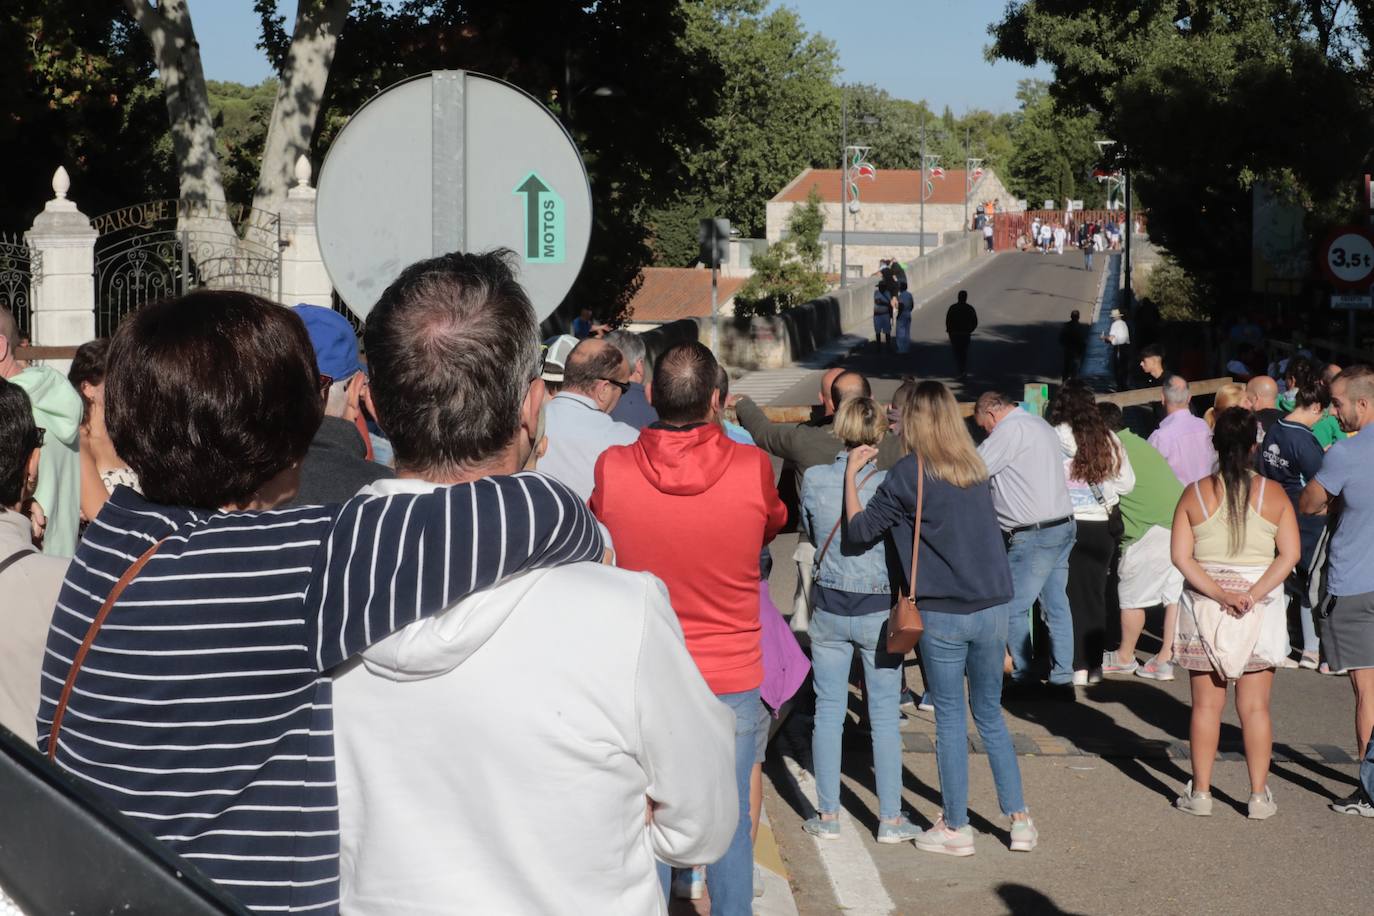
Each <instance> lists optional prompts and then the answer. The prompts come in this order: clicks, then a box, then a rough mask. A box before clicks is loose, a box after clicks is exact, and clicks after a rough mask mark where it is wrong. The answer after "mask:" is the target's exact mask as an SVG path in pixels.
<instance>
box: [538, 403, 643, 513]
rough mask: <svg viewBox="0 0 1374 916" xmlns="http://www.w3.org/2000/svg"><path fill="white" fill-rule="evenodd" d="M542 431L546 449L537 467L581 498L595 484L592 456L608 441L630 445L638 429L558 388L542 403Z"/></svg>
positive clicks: (636, 437)
mask: <svg viewBox="0 0 1374 916" xmlns="http://www.w3.org/2000/svg"><path fill="white" fill-rule="evenodd" d="M544 433H545V435H547V436H548V437H549V449H548V451H547V452H546V453H545V454H544V457H543V458H540V459H539V470H540V472H541V473H544V474H548V475H549V476H550V477H554V478H557V479H558V480H561V481H562V482H563V483H565V484H567V485H568V486H569V487H571V488H572V490H573V492H574V493H576V494H577V495H578V496H580V497H582V499H583V500H589V499H591V498H592V490H593V489H595V487H596V477H595V473H594V472H595V471H596V459H598V458H600V457H601V453H602V452H604V451H605V450H606V449H608V448H610V447H611V446H612V445H632V444H633V443H634V442H635V441H636V440H638V439H639V430H637V429H635V428H634V427H633V426H630V425H629V424H628V423H620V422H617V421H616V420H612V419H611V416H610V414H607V413H604V412H603V411H602V410H601V409H600V408H598V407H597V406H596V402H595V401H593V400H592V399H591V398H589V397H587V396H586V395H582V394H575V393H573V392H571V391H560V392H558V394H556V395H554V398H553V400H552V401H550V402H549V403H548V404H547V405H546V406H545V407H544Z"/></svg>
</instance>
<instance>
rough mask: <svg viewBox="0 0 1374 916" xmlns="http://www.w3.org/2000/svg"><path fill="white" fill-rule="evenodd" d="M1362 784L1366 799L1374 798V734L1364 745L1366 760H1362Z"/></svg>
mask: <svg viewBox="0 0 1374 916" xmlns="http://www.w3.org/2000/svg"><path fill="white" fill-rule="evenodd" d="M1360 786H1361V787H1363V788H1364V797H1365V799H1374V735H1370V737H1369V743H1368V744H1366V745H1365V747H1364V760H1361V761H1360Z"/></svg>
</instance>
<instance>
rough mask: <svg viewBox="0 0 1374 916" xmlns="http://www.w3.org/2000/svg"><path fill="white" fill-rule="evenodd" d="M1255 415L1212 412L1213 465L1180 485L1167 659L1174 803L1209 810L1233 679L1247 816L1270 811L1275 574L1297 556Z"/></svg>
mask: <svg viewBox="0 0 1374 916" xmlns="http://www.w3.org/2000/svg"><path fill="white" fill-rule="evenodd" d="M1258 428H1259V420H1258V419H1257V418H1256V417H1255V415H1254V414H1253V413H1251V412H1250V411H1248V410H1241V409H1240V408H1235V407H1233V408H1231V409H1230V410H1224V411H1222V412H1221V414H1220V415H1219V416H1218V417H1217V425H1216V431H1215V433H1214V434H1213V436H1212V445H1213V446H1214V447H1215V448H1216V452H1217V472H1216V473H1215V474H1212V475H1211V476H1209V477H1204V478H1203V479H1202V480H1199V481H1197V482H1196V483H1194V484H1193V485H1192V486H1191V487H1189V488H1188V489H1186V490H1184V492H1183V497H1182V498H1181V499H1180V500H1179V501H1178V509H1177V510H1176V511H1175V513H1174V525H1173V536H1172V545H1171V547H1172V553H1173V559H1174V565H1175V566H1176V567H1178V569H1179V571H1180V572H1182V573H1183V575H1184V578H1185V579H1187V582H1188V587H1187V588H1186V589H1185V590H1184V592H1183V599H1182V601H1181V602H1180V608H1179V615H1178V616H1179V620H1178V636H1177V638H1176V639H1175V640H1174V662H1175V664H1177V665H1179V666H1180V667H1182V668H1185V669H1187V671H1188V673H1189V675H1190V676H1191V678H1190V679H1191V681H1192V693H1193V715H1192V725H1191V726H1190V728H1189V741H1190V746H1191V756H1192V764H1193V778H1192V780H1190V781H1189V783H1188V785H1187V787H1186V788H1185V789H1184V791H1183V795H1181V796H1180V797H1179V798H1178V800H1177V802H1176V805H1177V807H1178V809H1179V810H1180V811H1185V812H1187V813H1188V814H1196V815H1201V816H1206V815H1209V814H1211V813H1212V794H1211V788H1212V764H1213V762H1214V761H1215V758H1216V753H1217V744H1218V742H1219V741H1220V736H1221V712H1222V709H1223V708H1224V707H1225V706H1226V687H1227V684H1229V683H1230V682H1231V681H1235V682H1236V712H1237V713H1238V714H1239V716H1240V725H1241V731H1242V733H1243V735H1244V740H1245V763H1246V766H1247V768H1248V769H1249V771H1250V801H1249V816H1250V817H1251V818H1254V819H1256V820H1262V819H1264V818H1267V817H1272V816H1273V815H1274V813H1275V812H1277V811H1278V806H1277V805H1275V804H1274V796H1273V793H1272V792H1270V791H1269V787H1268V776H1269V758H1270V754H1271V752H1272V749H1273V740H1274V737H1273V728H1272V725H1271V723H1270V719H1269V693H1270V689H1271V688H1272V687H1273V684H1274V668H1275V667H1277V666H1278V665H1280V664H1282V663H1283V660H1284V659H1285V658H1287V657H1288V615H1287V614H1286V613H1285V608H1284V601H1283V582H1284V580H1285V579H1286V578H1288V574H1289V573H1290V572H1292V571H1293V567H1294V566H1295V565H1296V564H1297V562H1298V558H1299V556H1300V554H1301V545H1300V543H1299V535H1298V522H1297V518H1296V516H1295V514H1294V511H1293V504H1292V503H1291V502H1290V501H1289V500H1288V499H1287V498H1286V495H1285V494H1284V492H1283V489H1282V488H1281V487H1280V486H1279V485H1278V484H1277V483H1275V482H1273V481H1271V480H1266V479H1265V478H1263V477H1258V476H1256V474H1255V471H1254V466H1255V449H1256V448H1257V447H1258V446H1257V445H1256V444H1255V436H1256V431H1257V430H1258Z"/></svg>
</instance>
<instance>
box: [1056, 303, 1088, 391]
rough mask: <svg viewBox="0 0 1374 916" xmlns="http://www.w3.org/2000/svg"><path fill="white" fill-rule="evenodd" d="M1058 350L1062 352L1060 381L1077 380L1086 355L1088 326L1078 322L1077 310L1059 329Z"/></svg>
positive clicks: (1071, 313) (1070, 314)
mask: <svg viewBox="0 0 1374 916" xmlns="http://www.w3.org/2000/svg"><path fill="white" fill-rule="evenodd" d="M1059 349H1061V350H1063V351H1064V373H1063V378H1062V381H1065V382H1067V381H1069V380H1070V379H1075V378H1078V373H1079V372H1081V371H1083V358H1084V357H1085V356H1086V355H1087V353H1088V326H1087V325H1085V324H1084V323H1083V322H1081V321H1079V319H1078V309H1074V310H1073V311H1072V312H1070V313H1069V320H1068V321H1066V322H1064V325H1063V327H1061V328H1060V329H1059Z"/></svg>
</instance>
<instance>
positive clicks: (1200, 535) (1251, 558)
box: [1193, 474, 1279, 566]
mask: <svg viewBox="0 0 1374 916" xmlns="http://www.w3.org/2000/svg"><path fill="white" fill-rule="evenodd" d="M1250 476H1251V479H1254V476H1255V475H1253V474H1252V475H1250ZM1251 489H1253V487H1252V488H1251ZM1264 490H1265V487H1264V486H1263V485H1261V486H1260V488H1259V499H1258V500H1257V501H1256V504H1255V505H1250V504H1249V503H1247V504H1246V506H1245V536H1244V538H1243V539H1242V540H1241V544H1240V550H1238V551H1237V552H1236V553H1234V554H1233V553H1232V552H1231V532H1230V530H1229V528H1228V526H1227V524H1226V519H1225V517H1224V516H1223V515H1222V508H1223V507H1225V505H1226V494H1225V492H1224V491H1223V492H1222V493H1221V494H1220V496H1221V505H1220V506H1218V508H1217V511H1216V512H1213V513H1212V514H1210V515H1208V516H1207V518H1205V519H1203V521H1202V524H1200V525H1194V526H1193V557H1194V559H1196V560H1197V561H1198V562H1199V563H1235V564H1236V565H1238V566H1268V565H1269V564H1270V563H1272V562H1273V561H1274V554H1275V549H1274V538H1275V537H1276V536H1277V535H1278V531H1279V526H1278V525H1277V524H1275V523H1274V522H1271V521H1269V520H1268V519H1266V518H1265V517H1264V516H1263V515H1261V514H1260V513H1261V512H1262V511H1263V510H1264ZM1193 492H1194V493H1195V494H1196V495H1197V501H1198V505H1200V506H1202V511H1203V512H1206V511H1207V502H1206V501H1205V500H1204V499H1203V498H1202V488H1201V487H1199V486H1198V485H1197V483H1194V484H1193Z"/></svg>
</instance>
